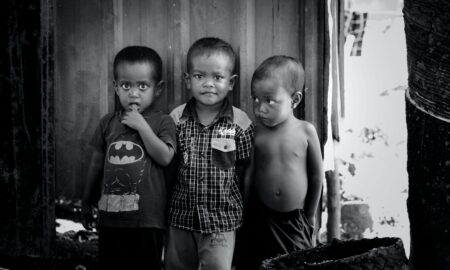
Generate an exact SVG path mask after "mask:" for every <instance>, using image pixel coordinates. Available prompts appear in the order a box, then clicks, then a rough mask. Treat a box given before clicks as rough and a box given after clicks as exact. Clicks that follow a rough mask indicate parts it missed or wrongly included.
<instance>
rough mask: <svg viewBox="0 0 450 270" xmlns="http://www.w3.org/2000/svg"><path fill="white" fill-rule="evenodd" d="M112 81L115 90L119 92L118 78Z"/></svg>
mask: <svg viewBox="0 0 450 270" xmlns="http://www.w3.org/2000/svg"><path fill="white" fill-rule="evenodd" d="M112 83H113V87H114V92H116V94H117V91H119V84H118V83H117V82H116V80H113V81H112Z"/></svg>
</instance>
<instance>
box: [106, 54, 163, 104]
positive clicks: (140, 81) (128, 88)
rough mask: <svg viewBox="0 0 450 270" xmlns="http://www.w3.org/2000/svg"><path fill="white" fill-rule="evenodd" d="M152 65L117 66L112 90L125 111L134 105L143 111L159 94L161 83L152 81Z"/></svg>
mask: <svg viewBox="0 0 450 270" xmlns="http://www.w3.org/2000/svg"><path fill="white" fill-rule="evenodd" d="M153 74H154V72H153V65H151V64H149V63H147V62H123V63H120V64H119V65H118V66H117V81H114V88H115V90H116V93H117V96H118V97H119V99H120V104H121V105H122V107H123V108H124V109H125V110H131V109H132V106H133V105H136V106H137V108H138V111H139V112H142V111H144V110H145V109H147V108H148V107H149V106H150V105H152V103H153V101H154V100H155V99H156V97H158V96H159V94H160V93H161V89H162V88H161V86H162V82H156V81H155V80H154V79H153Z"/></svg>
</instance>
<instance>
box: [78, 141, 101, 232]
mask: <svg viewBox="0 0 450 270" xmlns="http://www.w3.org/2000/svg"><path fill="white" fill-rule="evenodd" d="M104 161H105V153H103V152H101V151H98V150H94V151H93V153H92V156H91V161H90V163H89V164H90V165H89V169H88V174H87V177H86V184H85V186H84V192H83V200H82V216H81V219H82V224H83V226H84V227H85V228H86V229H88V230H89V229H92V224H91V222H92V209H93V208H94V207H95V206H96V204H97V202H98V199H99V197H100V193H101V191H100V189H101V187H100V185H101V182H102V176H103V166H104Z"/></svg>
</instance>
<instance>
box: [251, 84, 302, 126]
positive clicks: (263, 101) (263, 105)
mask: <svg viewBox="0 0 450 270" xmlns="http://www.w3.org/2000/svg"><path fill="white" fill-rule="evenodd" d="M252 99H253V113H254V114H255V116H256V118H257V120H258V121H259V122H260V123H261V124H263V125H265V126H267V127H275V126H277V125H279V124H281V123H283V122H284V121H286V120H287V119H288V118H289V117H291V116H292V115H293V111H292V109H293V108H295V106H296V105H297V103H296V102H297V101H295V102H294V100H293V98H292V95H291V94H290V92H289V91H288V90H287V89H285V88H284V86H283V84H282V83H281V82H280V80H279V79H278V78H276V77H272V78H268V79H263V80H259V81H256V82H254V83H253V85H252Z"/></svg>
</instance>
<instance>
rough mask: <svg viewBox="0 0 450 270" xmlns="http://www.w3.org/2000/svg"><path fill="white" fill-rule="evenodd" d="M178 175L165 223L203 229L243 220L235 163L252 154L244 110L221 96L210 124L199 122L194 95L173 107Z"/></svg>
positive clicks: (221, 227)
mask: <svg viewBox="0 0 450 270" xmlns="http://www.w3.org/2000/svg"><path fill="white" fill-rule="evenodd" d="M171 116H172V117H173V119H174V120H175V123H176V125H177V144H178V153H177V154H178V155H179V165H178V175H177V182H176V184H175V187H174V190H173V193H172V199H171V204H170V211H169V223H170V224H171V225H172V226H174V227H177V228H181V229H186V230H191V231H200V232H201V233H214V232H225V231H232V230H235V229H237V228H238V227H239V226H241V224H242V208H243V205H242V196H241V193H240V191H239V181H240V180H243V179H238V176H237V174H236V164H240V163H242V164H245V163H246V162H248V160H249V158H250V151H251V147H252V142H253V130H254V127H253V124H252V122H251V120H250V119H249V118H248V116H247V114H246V113H245V112H243V111H241V110H240V109H238V108H235V107H233V106H231V104H230V103H229V102H228V100H227V99H225V100H224V104H223V106H222V109H221V111H220V112H219V114H218V115H217V117H216V118H215V120H214V121H213V122H212V123H211V124H209V125H208V126H204V125H202V124H201V123H200V121H199V120H198V117H197V113H196V110H195V99H191V100H190V101H189V102H188V103H186V104H183V105H181V106H179V107H177V108H175V109H174V110H173V111H172V113H171Z"/></svg>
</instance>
